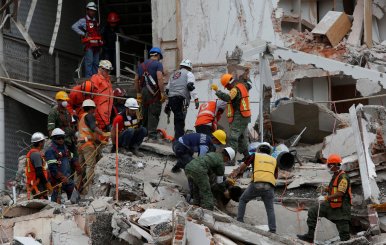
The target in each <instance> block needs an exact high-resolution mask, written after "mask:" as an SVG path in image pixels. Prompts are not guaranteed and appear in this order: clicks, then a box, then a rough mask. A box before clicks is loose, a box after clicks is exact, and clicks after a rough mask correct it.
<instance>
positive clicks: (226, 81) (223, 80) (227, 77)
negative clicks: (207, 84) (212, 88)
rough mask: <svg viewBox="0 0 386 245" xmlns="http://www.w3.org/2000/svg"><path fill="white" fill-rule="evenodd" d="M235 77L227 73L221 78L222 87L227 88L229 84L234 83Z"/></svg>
mask: <svg viewBox="0 0 386 245" xmlns="http://www.w3.org/2000/svg"><path fill="white" fill-rule="evenodd" d="M233 81H234V80H233V76H232V75H231V74H229V73H226V74H224V75H222V76H221V84H222V86H224V87H226V86H227V85H228V84H231V83H233Z"/></svg>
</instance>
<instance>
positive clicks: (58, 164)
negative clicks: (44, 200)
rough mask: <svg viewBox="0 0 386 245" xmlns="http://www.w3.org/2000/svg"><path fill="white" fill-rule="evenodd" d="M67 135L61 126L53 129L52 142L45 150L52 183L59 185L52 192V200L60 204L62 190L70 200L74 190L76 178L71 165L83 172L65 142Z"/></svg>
mask: <svg viewBox="0 0 386 245" xmlns="http://www.w3.org/2000/svg"><path fill="white" fill-rule="evenodd" d="M65 137H66V133H65V132H64V131H63V130H61V129H60V128H55V129H54V130H52V133H51V139H52V142H51V145H50V146H49V147H48V148H47V150H46V152H45V157H46V160H47V164H48V169H49V171H50V176H51V183H52V185H53V186H57V187H55V188H54V190H53V192H52V195H51V201H52V202H57V203H59V204H60V203H61V195H62V191H64V192H65V193H66V194H67V198H68V200H69V199H70V198H71V194H72V191H73V190H74V180H73V179H72V178H70V176H71V167H73V168H74V169H75V170H76V172H77V174H79V175H80V174H82V169H81V167H80V164H79V163H78V162H74V161H73V159H72V157H71V152H70V151H69V150H68V148H67V146H66V144H65V143H64V139H65Z"/></svg>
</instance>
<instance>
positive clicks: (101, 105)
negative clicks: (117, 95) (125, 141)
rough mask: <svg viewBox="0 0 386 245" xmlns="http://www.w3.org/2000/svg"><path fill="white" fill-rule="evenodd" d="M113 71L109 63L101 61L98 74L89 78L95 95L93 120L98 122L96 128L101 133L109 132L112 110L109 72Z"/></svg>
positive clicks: (111, 88)
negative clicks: (100, 130) (101, 131)
mask: <svg viewBox="0 0 386 245" xmlns="http://www.w3.org/2000/svg"><path fill="white" fill-rule="evenodd" d="M112 69H113V66H112V65H111V62H110V61H108V60H101V61H100V62H99V69H98V74H95V75H93V76H92V77H91V82H92V83H93V84H94V87H95V91H94V93H97V95H95V96H94V98H93V100H94V102H95V104H96V112H95V118H96V120H97V122H98V127H99V128H100V129H102V130H103V131H109V125H110V115H111V110H112V108H113V98H112V95H113V87H112V85H111V82H110V75H109V74H110V71H111V70H112Z"/></svg>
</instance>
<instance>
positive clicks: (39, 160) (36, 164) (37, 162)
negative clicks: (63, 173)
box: [30, 152, 43, 168]
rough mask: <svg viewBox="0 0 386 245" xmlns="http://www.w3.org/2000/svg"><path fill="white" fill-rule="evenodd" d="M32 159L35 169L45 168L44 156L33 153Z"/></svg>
mask: <svg viewBox="0 0 386 245" xmlns="http://www.w3.org/2000/svg"><path fill="white" fill-rule="evenodd" d="M30 158H31V163H32V164H33V165H34V167H35V168H39V167H42V166H43V161H42V156H41V154H40V152H32V153H31V156H30Z"/></svg>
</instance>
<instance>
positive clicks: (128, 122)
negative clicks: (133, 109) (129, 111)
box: [118, 111, 141, 129]
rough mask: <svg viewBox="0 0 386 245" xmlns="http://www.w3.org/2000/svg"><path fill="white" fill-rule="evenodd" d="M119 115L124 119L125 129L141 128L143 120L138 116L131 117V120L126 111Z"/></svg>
mask: <svg viewBox="0 0 386 245" xmlns="http://www.w3.org/2000/svg"><path fill="white" fill-rule="evenodd" d="M136 114H138V113H136ZM118 115H121V116H122V117H123V126H124V128H125V129H128V128H138V127H139V124H140V122H141V120H140V119H139V117H138V116H134V117H131V119H129V117H128V116H127V115H126V111H122V112H121V113H119V114H118Z"/></svg>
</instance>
